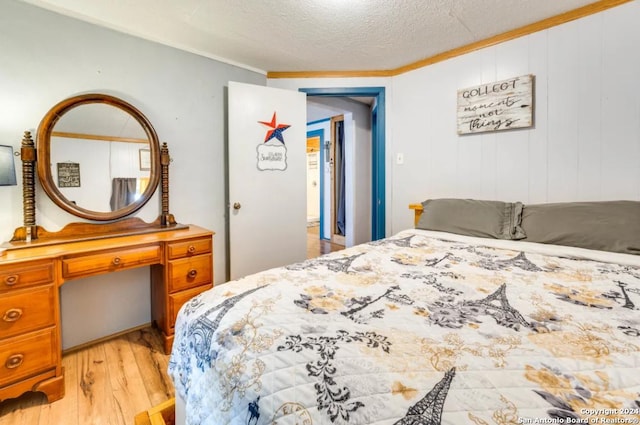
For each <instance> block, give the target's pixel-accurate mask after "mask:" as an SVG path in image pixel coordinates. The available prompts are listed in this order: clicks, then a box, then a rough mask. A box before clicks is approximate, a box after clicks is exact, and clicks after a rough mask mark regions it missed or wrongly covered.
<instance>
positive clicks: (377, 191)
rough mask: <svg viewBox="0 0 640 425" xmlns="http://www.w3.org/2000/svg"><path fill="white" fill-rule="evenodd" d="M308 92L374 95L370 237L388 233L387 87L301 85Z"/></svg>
mask: <svg viewBox="0 0 640 425" xmlns="http://www.w3.org/2000/svg"><path fill="white" fill-rule="evenodd" d="M298 90H299V91H301V92H304V93H306V94H307V96H323V97H347V96H365V97H373V98H375V107H374V111H372V120H371V139H372V140H371V142H372V149H371V240H378V239H382V238H384V237H385V228H386V201H385V195H386V187H385V174H386V173H385V146H386V137H385V88H384V87H326V88H300V89H298Z"/></svg>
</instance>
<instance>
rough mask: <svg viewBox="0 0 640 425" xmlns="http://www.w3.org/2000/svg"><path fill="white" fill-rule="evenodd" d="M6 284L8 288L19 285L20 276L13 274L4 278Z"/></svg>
mask: <svg viewBox="0 0 640 425" xmlns="http://www.w3.org/2000/svg"><path fill="white" fill-rule="evenodd" d="M4 283H5V284H6V285H8V286H13V285H15V284H16V283H18V275H16V274H12V275H11V276H7V277H5V278H4Z"/></svg>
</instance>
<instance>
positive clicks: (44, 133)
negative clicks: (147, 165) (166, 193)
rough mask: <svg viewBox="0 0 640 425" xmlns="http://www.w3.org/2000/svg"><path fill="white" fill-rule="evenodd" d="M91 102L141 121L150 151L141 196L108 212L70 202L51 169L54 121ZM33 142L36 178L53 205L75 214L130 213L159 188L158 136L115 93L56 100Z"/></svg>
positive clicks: (100, 217)
mask: <svg viewBox="0 0 640 425" xmlns="http://www.w3.org/2000/svg"><path fill="white" fill-rule="evenodd" d="M94 103H98V104H106V105H110V106H113V107H116V108H118V109H120V110H122V111H124V112H125V113H127V114H129V115H130V116H131V117H133V118H134V119H135V120H136V121H137V122H138V124H140V126H141V127H142V128H143V129H144V131H145V133H146V135H147V138H148V139H149V147H150V154H151V170H150V176H149V185H148V186H147V188H146V189H145V191H144V192H143V193H142V195H141V196H140V198H138V199H137V200H136V201H135V202H132V203H131V204H129V205H127V206H125V207H124V208H121V209H118V210H116V211H111V212H99V211H91V210H88V209H85V208H82V207H80V206H78V205H75V204H74V203H72V202H70V201H69V200H68V199H67V198H66V197H65V196H64V195H63V194H62V193H61V192H60V190H59V189H58V187H57V186H56V184H55V182H54V180H53V175H52V173H51V136H52V133H53V128H54V127H55V125H56V123H57V122H58V120H60V118H62V117H63V116H64V114H65V113H66V112H68V111H69V110H71V109H73V108H76V107H79V106H82V105H88V104H94ZM36 144H37V150H38V161H37V162H38V178H39V180H40V184H41V185H42V188H43V189H44V191H45V192H46V193H47V195H49V198H51V200H52V201H53V202H54V203H55V204H56V205H58V206H59V207H60V208H62V209H63V210H65V211H67V212H69V213H71V214H73V215H75V216H77V217H81V218H86V219H88V220H96V221H112V220H117V219H119V218H122V217H126V216H129V215H131V214H133V213H134V212H136V211H138V210H139V209H140V208H142V207H143V206H144V205H145V204H146V203H147V202H148V201H149V199H151V197H152V196H153V194H154V193H155V191H156V189H157V188H158V182H159V181H160V174H161V164H160V144H159V142H158V136H157V135H156V132H155V130H154V129H153V126H152V125H151V123H150V122H149V120H148V119H147V117H145V116H144V114H142V112H140V111H139V110H138V109H136V108H135V107H134V106H132V105H130V104H129V103H127V102H125V101H124V100H122V99H118V98H117V97H113V96H109V95H106V94H98V93H90V94H83V95H80V96H75V97H71V98H69V99H65V100H63V101H62V102H59V103H58V104H57V105H55V106H54V107H53V108H51V109H50V110H49V112H47V114H46V115H45V116H44V118H43V119H42V121H40V125H39V126H38V133H37V136H36Z"/></svg>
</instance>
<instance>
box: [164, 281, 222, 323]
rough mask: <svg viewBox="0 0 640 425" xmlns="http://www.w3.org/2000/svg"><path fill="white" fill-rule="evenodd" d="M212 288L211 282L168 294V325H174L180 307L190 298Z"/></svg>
mask: <svg viewBox="0 0 640 425" xmlns="http://www.w3.org/2000/svg"><path fill="white" fill-rule="evenodd" d="M211 288H213V284H212V283H209V284H208V285H204V286H198V287H197V288H192V289H187V290H186V291H180V292H176V293H175V294H171V295H169V327H171V328H173V327H174V326H175V325H176V317H177V316H178V311H180V307H182V305H183V304H184V303H186V302H187V301H189V300H190V299H191V298H193V297H195V296H196V295H198V294H199V293H200V292H202V291H206V290H207V289H211Z"/></svg>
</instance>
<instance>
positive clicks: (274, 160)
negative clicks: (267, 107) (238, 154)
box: [256, 111, 291, 171]
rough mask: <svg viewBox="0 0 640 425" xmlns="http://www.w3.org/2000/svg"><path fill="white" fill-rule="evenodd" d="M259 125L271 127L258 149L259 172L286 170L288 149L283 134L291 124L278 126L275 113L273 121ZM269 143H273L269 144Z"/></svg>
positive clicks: (262, 122) (260, 122)
mask: <svg viewBox="0 0 640 425" xmlns="http://www.w3.org/2000/svg"><path fill="white" fill-rule="evenodd" d="M258 123H259V124H262V125H266V126H267V127H269V130H268V131H267V134H266V135H265V137H264V141H263V142H262V143H260V144H259V145H258V146H257V148H256V152H257V157H258V158H257V159H258V164H257V166H258V170H260V171H265V170H272V171H273V170H278V171H284V170H286V169H287V147H286V146H285V144H284V136H283V135H282V133H283V132H284V131H285V130H286V129H287V128H289V127H291V126H290V125H289V124H277V121H276V113H275V111H274V113H273V117H272V118H271V121H258ZM269 141H272V142H271V143H268V142H269ZM278 142H280V143H278Z"/></svg>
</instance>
